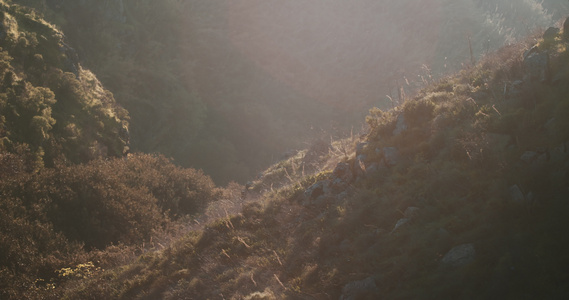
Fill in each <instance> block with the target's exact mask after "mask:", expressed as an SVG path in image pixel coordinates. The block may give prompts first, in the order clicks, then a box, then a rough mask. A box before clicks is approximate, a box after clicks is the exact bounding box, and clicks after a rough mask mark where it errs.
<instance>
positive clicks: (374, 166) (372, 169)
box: [366, 162, 379, 174]
mask: <svg viewBox="0 0 569 300" xmlns="http://www.w3.org/2000/svg"><path fill="white" fill-rule="evenodd" d="M378 172H379V164H378V163H376V162H374V163H372V164H370V165H369V166H368V167H366V173H367V174H376V173H378Z"/></svg>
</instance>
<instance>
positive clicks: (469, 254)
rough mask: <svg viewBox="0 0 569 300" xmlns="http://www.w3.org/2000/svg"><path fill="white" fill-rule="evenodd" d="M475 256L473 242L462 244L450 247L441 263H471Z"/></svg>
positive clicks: (460, 264)
mask: <svg viewBox="0 0 569 300" xmlns="http://www.w3.org/2000/svg"><path fill="white" fill-rule="evenodd" d="M475 257H476V250H475V249H474V245H473V244H462V245H458V246H456V247H454V248H452V249H450V251H449V252H447V254H445V256H444V257H443V259H442V262H443V264H446V265H449V266H453V267H460V266H464V265H467V264H469V263H472V262H473V261H474V259H475Z"/></svg>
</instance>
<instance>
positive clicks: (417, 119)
mask: <svg viewBox="0 0 569 300" xmlns="http://www.w3.org/2000/svg"><path fill="white" fill-rule="evenodd" d="M434 110H435V103H434V102H433V101H431V100H427V99H424V98H422V99H418V100H411V101H405V103H404V104H403V114H404V115H405V121H407V122H408V123H409V124H410V125H411V126H419V125H421V124H423V123H425V122H428V121H430V120H431V119H432V118H433V112H434Z"/></svg>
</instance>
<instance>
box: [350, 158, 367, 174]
mask: <svg viewBox="0 0 569 300" xmlns="http://www.w3.org/2000/svg"><path fill="white" fill-rule="evenodd" d="M366 159H367V156H366V155H364V154H361V155H358V156H357V157H356V159H355V160H354V168H353V169H354V173H356V174H355V175H356V178H362V177H365V175H366V173H367V167H366Z"/></svg>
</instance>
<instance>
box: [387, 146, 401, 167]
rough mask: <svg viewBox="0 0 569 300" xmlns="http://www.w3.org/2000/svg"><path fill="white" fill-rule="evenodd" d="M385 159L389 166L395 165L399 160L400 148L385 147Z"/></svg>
mask: <svg viewBox="0 0 569 300" xmlns="http://www.w3.org/2000/svg"><path fill="white" fill-rule="evenodd" d="M383 159H384V162H385V164H386V165H387V166H388V167H392V166H395V165H396V164H397V163H398V162H399V150H397V148H395V147H385V148H383Z"/></svg>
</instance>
